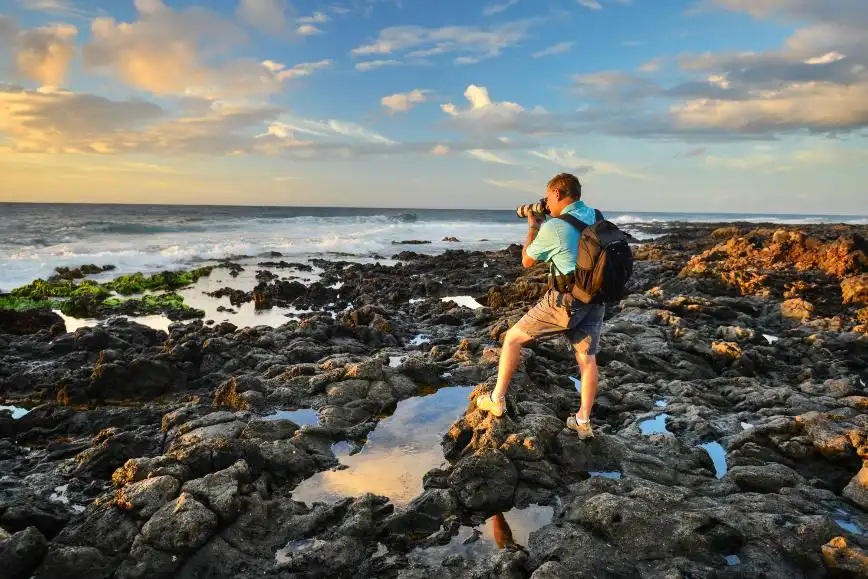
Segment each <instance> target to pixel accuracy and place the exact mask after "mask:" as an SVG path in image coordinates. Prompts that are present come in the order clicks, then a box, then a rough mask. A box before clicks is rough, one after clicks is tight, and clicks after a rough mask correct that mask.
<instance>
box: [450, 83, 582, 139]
mask: <svg viewBox="0 0 868 579" xmlns="http://www.w3.org/2000/svg"><path fill="white" fill-rule="evenodd" d="M464 97H465V98H466V99H467V100H468V101H469V102H470V106H469V107H468V108H466V109H463V110H462V109H459V108H458V107H456V106H455V105H454V104H452V103H445V104H443V105H441V106H440V108H441V109H442V110H443V112H445V113H446V114H447V115H448V117H449V118H448V119H447V120H446V121H445V122H444V123H443V124H444V126H446V127H447V128H451V129H457V130H460V131H465V132H469V133H475V134H480V135H493V134H494V135H496V134H502V133H508V132H518V133H523V134H529V135H543V134H557V133H562V132H565V131H569V127H568V126H567V125H566V124H564V122H562V121H564V119H562V118H559V117H557V116H555V115H552V114H550V113H548V112H546V111H545V110H544V109H542V108H535V109H532V110H530V111H528V110H525V109H524V107H522V106H521V105H519V104H518V103H513V102H509V101H502V102H493V101H492V100H491V97H490V96H489V95H488V89H486V88H485V87H484V86H478V85H475V84H471V85H469V86H468V87H467V89H466V90H465V91H464Z"/></svg>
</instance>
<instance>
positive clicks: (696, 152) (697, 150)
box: [684, 147, 707, 158]
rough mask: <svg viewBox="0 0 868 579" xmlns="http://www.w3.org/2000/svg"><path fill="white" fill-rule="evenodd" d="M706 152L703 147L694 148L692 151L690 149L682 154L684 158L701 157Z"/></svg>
mask: <svg viewBox="0 0 868 579" xmlns="http://www.w3.org/2000/svg"><path fill="white" fill-rule="evenodd" d="M706 150H707V149H706V148H705V147H694V148H693V149H690V150H689V151H687V152H686V153H684V156H685V157H688V158H689V157H701V156H702V155H704V154H705V151H706Z"/></svg>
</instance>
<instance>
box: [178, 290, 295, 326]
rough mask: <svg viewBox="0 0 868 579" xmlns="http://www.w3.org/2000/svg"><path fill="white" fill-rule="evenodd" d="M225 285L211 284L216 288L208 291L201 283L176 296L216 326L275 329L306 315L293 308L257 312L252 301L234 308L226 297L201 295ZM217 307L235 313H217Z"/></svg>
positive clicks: (276, 308) (273, 308)
mask: <svg viewBox="0 0 868 579" xmlns="http://www.w3.org/2000/svg"><path fill="white" fill-rule="evenodd" d="M200 282H201V280H200ZM226 285H230V284H228V283H219V282H218V283H215V284H213V286H216V287H213V286H209V289H205V288H203V287H202V285H201V283H197V284H196V285H194V286H193V287H191V288H188V289H184V290H180V291H179V292H178V294H179V295H181V296H183V298H184V303H185V304H187V305H188V306H190V307H193V308H197V309H200V310H203V311H204V312H205V317H204V318H202V319H203V320H214V321H215V322H217V323H218V324H219V323H220V322H231V323H232V324H235V325H236V326H238V327H239V328H244V327H254V326H270V327H272V328H276V327H278V326H282V325H283V324H285V323H287V322H288V321H290V319H291V318H290V317H289V316H298V315H300V314H303V313H307V312H305V311H304V310H298V309H295V308H279V307H272V308H269V309H266V310H257V309H256V306H255V304H254V303H253V302H252V301H251V302H245V303H243V304H241V305H238V306H236V305H232V304H230V303H229V298H228V297H223V298H212V297H211V296H208V295H205V294H204V293H202V292H203V291H215V290H217V289H220V288H222V287H224V286H226ZM233 285H234V284H233ZM254 285H255V283H254ZM210 287H213V289H210ZM230 287H231V285H230ZM252 287H253V286H250V287H249V288H246V289H247V290H250V289H251V288H252ZM219 307H223V308H229V309H231V310H233V311H234V312H235V313H232V312H227V311H219V310H218V309H217V308H219Z"/></svg>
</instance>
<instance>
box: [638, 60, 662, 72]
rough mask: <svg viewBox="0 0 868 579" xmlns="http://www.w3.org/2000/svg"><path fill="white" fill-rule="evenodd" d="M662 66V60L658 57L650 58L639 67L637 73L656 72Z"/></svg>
mask: <svg viewBox="0 0 868 579" xmlns="http://www.w3.org/2000/svg"><path fill="white" fill-rule="evenodd" d="M662 65H663V59H662V58H660V57H657V58H652V59H651V60H649V61H648V62H645V63H644V64H642V65H640V66H639V72H657V71H658V70H660V67H661V66H662Z"/></svg>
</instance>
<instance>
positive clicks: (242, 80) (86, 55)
mask: <svg viewBox="0 0 868 579" xmlns="http://www.w3.org/2000/svg"><path fill="white" fill-rule="evenodd" d="M264 7H265V8H267V6H266V4H257V3H253V2H248V3H242V4H240V5H239V10H241V11H242V12H244V13H247V14H248V16H247V17H248V18H250V17H251V15H250V13H249V11H250V10H253V9H254V8H255V9H257V10H264V9H265V8H264ZM136 8H137V10H138V13H139V20H137V21H135V22H129V23H128V22H116V21H115V20H114V19H112V18H103V17H101V18H95V19H94V20H93V21H92V23H91V38H90V41H89V42H88V43H87V44H85V46H84V49H83V60H84V64H85V67H86V68H87V69H89V70H93V71H97V72H102V73H106V74H110V75H113V76H116V77H118V78H119V79H120V80H121V81H123V82H125V83H126V84H128V85H130V86H133V87H136V88H139V89H143V90H146V91H149V92H151V93H153V94H155V95H160V96H177V95H194V96H204V97H207V98H210V99H218V98H219V99H227V98H229V99H232V98H238V99H244V98H250V97H254V98H255V97H262V96H267V95H269V94H272V93H275V92H277V91H279V90H281V89H282V85H283V82H284V81H286V80H287V79H292V78H297V77H300V76H307V75H309V74H310V73H311V72H313V71H314V70H320V69H323V68H327V67H328V66H330V64H331V61H329V60H322V61H318V62H314V63H304V64H298V65H295V66H293V67H291V68H289V69H286V68H285V67H284V65H282V64H277V63H275V62H274V61H271V60H266V61H258V60H255V59H252V58H225V55H226V54H227V53H228V51H229V50H230V49H231V48H233V47H235V46H236V45H240V44H241V43H242V42H244V41H245V40H246V38H247V37H246V35H245V33H244V32H243V31H242V30H241V29H240V28H238V27H237V26H236V25H235V24H234V23H233V22H230V21H228V20H226V19H224V18H223V17H222V16H219V15H217V14H215V13H213V12H210V11H208V10H205V9H203V8H199V7H196V6H192V7H188V8H185V9H184V10H182V11H179V12H175V11H173V10H172V9H170V8H168V7H167V6H165V5H164V4H163V3H162V2H161V1H160V0H136ZM221 57H224V58H221Z"/></svg>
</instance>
